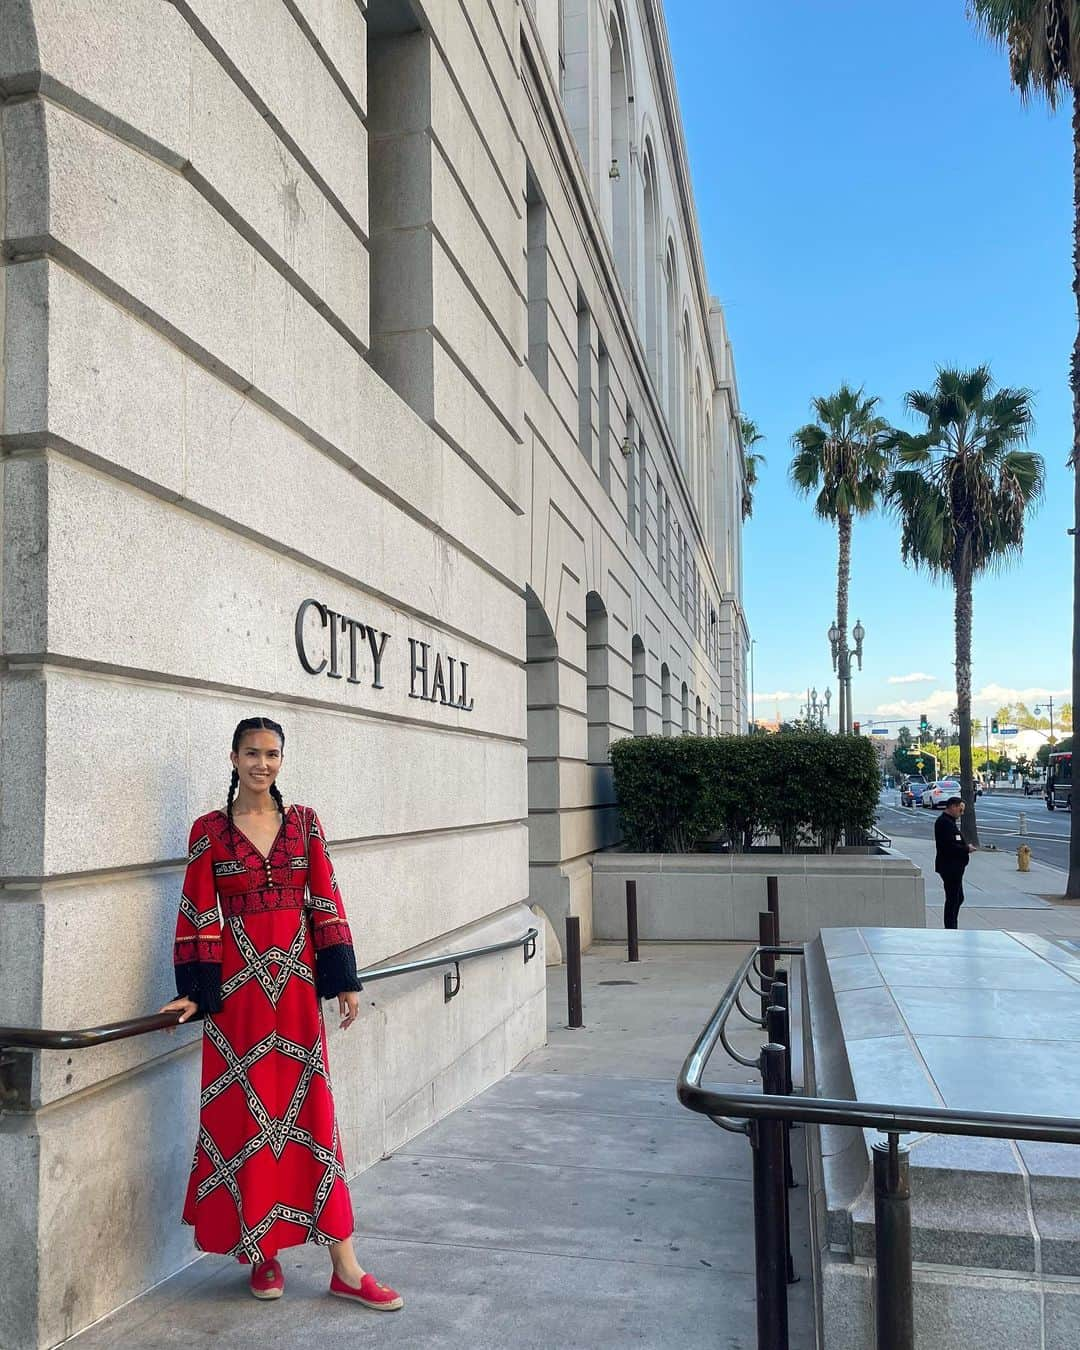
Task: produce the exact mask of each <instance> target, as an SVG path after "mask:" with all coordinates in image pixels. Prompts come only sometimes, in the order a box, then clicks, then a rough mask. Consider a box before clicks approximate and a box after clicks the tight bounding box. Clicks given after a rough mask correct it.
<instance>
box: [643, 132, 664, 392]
mask: <svg viewBox="0 0 1080 1350" xmlns="http://www.w3.org/2000/svg"><path fill="white" fill-rule="evenodd" d="M642 174H643V176H644V180H645V196H644V215H645V222H644V224H645V228H644V231H643V234H644V244H645V294H644V304H643V305H642V310H643V314H644V321H643V331H644V334H645V354H646V358H647V359H648V362H649V369H650V370H651V371H652V373H653V379H654V380H656V381H657V383H658V384H659V380H660V323H659V316H660V201H659V196H658V194H657V190H656V165H655V163H654V161H653V148H652V142H651V141H646V142H645V150H644V153H643V155H642Z"/></svg>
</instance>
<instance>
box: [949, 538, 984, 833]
mask: <svg viewBox="0 0 1080 1350" xmlns="http://www.w3.org/2000/svg"><path fill="white" fill-rule="evenodd" d="M953 585H954V586H955V588H956V600H955V608H954V621H955V626H956V716H957V721H958V723H959V729H960V795H961V797H963V799H964V814H963V816H961V818H960V819H961V826H960V828H961V830H962V831H963V835H964V838H965V839H966V840H967V842H968V843H969V844H975V845H976V846H977V845H978V843H979V826H978V822H977V821H976V819H975V776H974V773H973V771H972V764H971V609H972V606H971V562H970V560H969V558H968V556H967V549H966V548H964V549H963V550H962V552H961V556H960V558H959V559H958V560H957V563H956V568H955V570H954V572H953Z"/></svg>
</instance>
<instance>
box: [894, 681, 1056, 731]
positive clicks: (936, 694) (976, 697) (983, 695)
mask: <svg viewBox="0 0 1080 1350" xmlns="http://www.w3.org/2000/svg"><path fill="white" fill-rule="evenodd" d="M889 682H890V683H899V681H897V680H893V679H890V681H889ZM1069 692H1070V691H1069V690H1068V689H1036V688H1031V689H1009V688H1007V687H1006V686H1005V685H1002V684H987V685H984V686H983V687H982V688H981V689H976V690H973V691H972V695H971V711H972V714H973V715H974V716H975V717H979V718H983V717H987V716H989V715H991V714H993V713H996V712H997V710H998V709H999V708H1000V707H1002V706H1003V705H1005V704H1007V703H1026V704H1027V706H1028V707H1029V708H1033V707H1034V706H1035V704H1036V703H1039V704H1041V703H1043V702H1045V700H1046V699H1047V698H1049V697H1051V696H1053V699H1054V714H1055V716H1056V715H1057V709H1058V706H1059V700H1060V701H1062V702H1064V701H1067V700H1068V697H1069ZM955 707H956V691H955V690H954V689H934V690H932V691H931V692H930V693H929V694H927V695H925V696H924V697H923V698H909V699H899V700H897V702H895V703H879V704H878V706H877V707H876V708H875V709H874V715H875V716H876V717H908V718H912V719H914V720H916V721H917V720H918V718H919V716H920V714H922V713H926V715H927V717H929V718H930V720H931V721H932V722H935V723H941V724H942V725H948V721H947V719H948V717H949V715H950V714H951V713H952V710H953V709H954V708H955Z"/></svg>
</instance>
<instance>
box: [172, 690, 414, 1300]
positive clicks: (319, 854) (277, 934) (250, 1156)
mask: <svg viewBox="0 0 1080 1350" xmlns="http://www.w3.org/2000/svg"><path fill="white" fill-rule="evenodd" d="M284 750H285V733H284V732H283V731H282V729H281V727H279V726H278V724H277V723H276V722H271V721H269V720H268V719H267V718H263V717H253V718H248V719H246V720H245V721H243V722H241V723H240V725H239V726H238V727H237V728H236V731H235V732H234V733H233V742H232V755H231V759H232V765H233V771H232V782H231V783H230V785H229V795H228V799H227V802H226V806H225V810H224V811H211V812H209V813H208V814H207V815H205V816H200V817H199V819H198V820H197V821H196V822H195V824H194V825H193V826H192V827H191V838H190V840H189V844H188V863H187V872H186V874H185V877H184V887H183V893H182V895H181V898H180V913H179V916H178V918H177V923H176V942H175V944H174V951H173V962H174V965H175V969H176V989H177V994H178V997H177V998H175V999H174V1000H173V1001H172V1002H171V1003H167V1004H166V1005H165V1007H164V1008H163V1009H162V1011H163V1012H166V1011H168V1012H176V1013H177V1014H178V1016H177V1021H178V1022H186V1021H188V1019H189V1018H191V1017H203V1018H204V1022H203V1042H202V1096H201V1099H200V1109H199V1138H198V1143H197V1144H196V1147H195V1160H194V1163H193V1164H192V1169H191V1176H190V1178H189V1180H188V1187H187V1196H186V1199H185V1201H184V1211H183V1222H184V1223H186V1224H190V1225H191V1226H192V1227H193V1228H194V1230H195V1245H196V1246H197V1247H198V1248H199V1249H200V1250H201V1251H206V1252H224V1253H227V1254H229V1255H233V1256H236V1257H237V1258H238V1259H239V1260H240V1261H245V1262H250V1264H251V1268H252V1269H251V1292H252V1293H253V1294H254V1295H255V1297H256V1298H264V1299H265V1298H278V1297H280V1296H281V1294H282V1293H283V1292H284V1289H285V1280H284V1276H283V1274H282V1270H281V1265H280V1263H279V1262H278V1259H277V1254H278V1252H279V1251H280V1250H281V1249H282V1248H283V1247H293V1246H296V1245H298V1244H299V1243H302V1242H318V1243H320V1244H322V1245H323V1246H326V1247H329V1249H330V1260H331V1263H332V1266H333V1272H332V1275H331V1280H330V1293H332V1294H336V1295H338V1296H339V1297H342V1298H349V1299H352V1300H353V1301H354V1302H357V1303H362V1304H364V1306H365V1307H368V1308H375V1309H378V1310H380V1311H391V1310H393V1309H396V1308H400V1307H401V1306H402V1301H403V1300H402V1299H401V1298H400V1297H399V1296H398V1295H397V1294H396V1293H395V1292H394V1291H393V1290H392V1289H388V1288H386V1287H385V1286H384V1285H381V1284H380V1283H379V1282H378V1281H377V1280H376V1279H375V1277H374V1276H373V1275H370V1274H368V1273H367V1272H365V1271H364V1270H362V1269H361V1267H360V1266H359V1264H358V1263H357V1260H356V1254H355V1253H354V1251H353V1246H352V1240H351V1238H352V1231H353V1212H352V1202H351V1199H350V1197H349V1189H348V1185H347V1183H346V1178H345V1167H344V1163H343V1160H342V1153H341V1138H340V1135H339V1132H338V1125H337V1119H336V1117H335V1113H334V1097H333V1090H332V1087H331V1083H330V1071H329V1065H328V1062H327V1055H326V1032H325V1028H324V1026H323V1014H322V1007H321V1004H320V1002H319V1000H320V999H323V998H336V999H337V1002H338V1009H339V1011H340V1013H341V1027H342V1029H343V1030H344V1029H346V1028H348V1027H351V1026H352V1024H353V1022H355V1021H356V1017H357V1013H358V1011H359V1004H360V1001H359V998H358V997H357V994H358V992H359V990H360V988H361V984H360V981H359V980H358V979H357V976H356V956H355V953H354V951H353V945H352V934H351V933H350V931H349V924H348V920H347V919H346V917H345V909H344V906H343V905H342V902H341V896H340V894H339V892H338V885H337V879H336V877H335V876H334V868H333V865H332V863H331V862H330V856H329V854H328V853H327V851H326V836H325V834H324V833H323V828H322V825H321V824H320V822H319V818H318V816H317V815H316V814H315V812H314V811H313V810H312V808H311V807H310V806H296V805H293V806H286V805H285V803H284V800H283V799H282V796H281V792H280V791H279V789H278V787H277V784H276V781H275V780H276V778H277V776H278V773H279V771H280V769H281V762H282V757H283V754H284Z"/></svg>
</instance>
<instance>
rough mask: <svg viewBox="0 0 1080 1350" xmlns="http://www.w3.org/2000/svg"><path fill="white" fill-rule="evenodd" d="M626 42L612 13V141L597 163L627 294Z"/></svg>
mask: <svg viewBox="0 0 1080 1350" xmlns="http://www.w3.org/2000/svg"><path fill="white" fill-rule="evenodd" d="M627 64H628V62H627V52H626V43H625V41H624V38H623V30H622V25H621V24H620V22H619V19H618V16H617V15H616V14H615V13H614V12H613V13H612V15H611V23H610V26H609V28H608V71H609V83H608V88H609V94H610V118H609V126H610V130H611V142H610V150H611V154H610V156H609V160H610V162H609V164H608V166H607V167H606V168H605V166H604V165H601V166H600V170H601V172H602V173H604V174H606V176H607V181H608V184H609V185H610V188H611V203H610V211H611V246H612V250H613V252H614V254H615V266H616V268H617V269H618V273H619V277H620V279H621V281H622V284H623V288H624V290H625V291H626V293H627V295H629V294H630V293H631V267H630V118H629V106H630V105H629V102H628V95H629V94H630V92H631V91H630V82H629V71H628V70H627Z"/></svg>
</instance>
